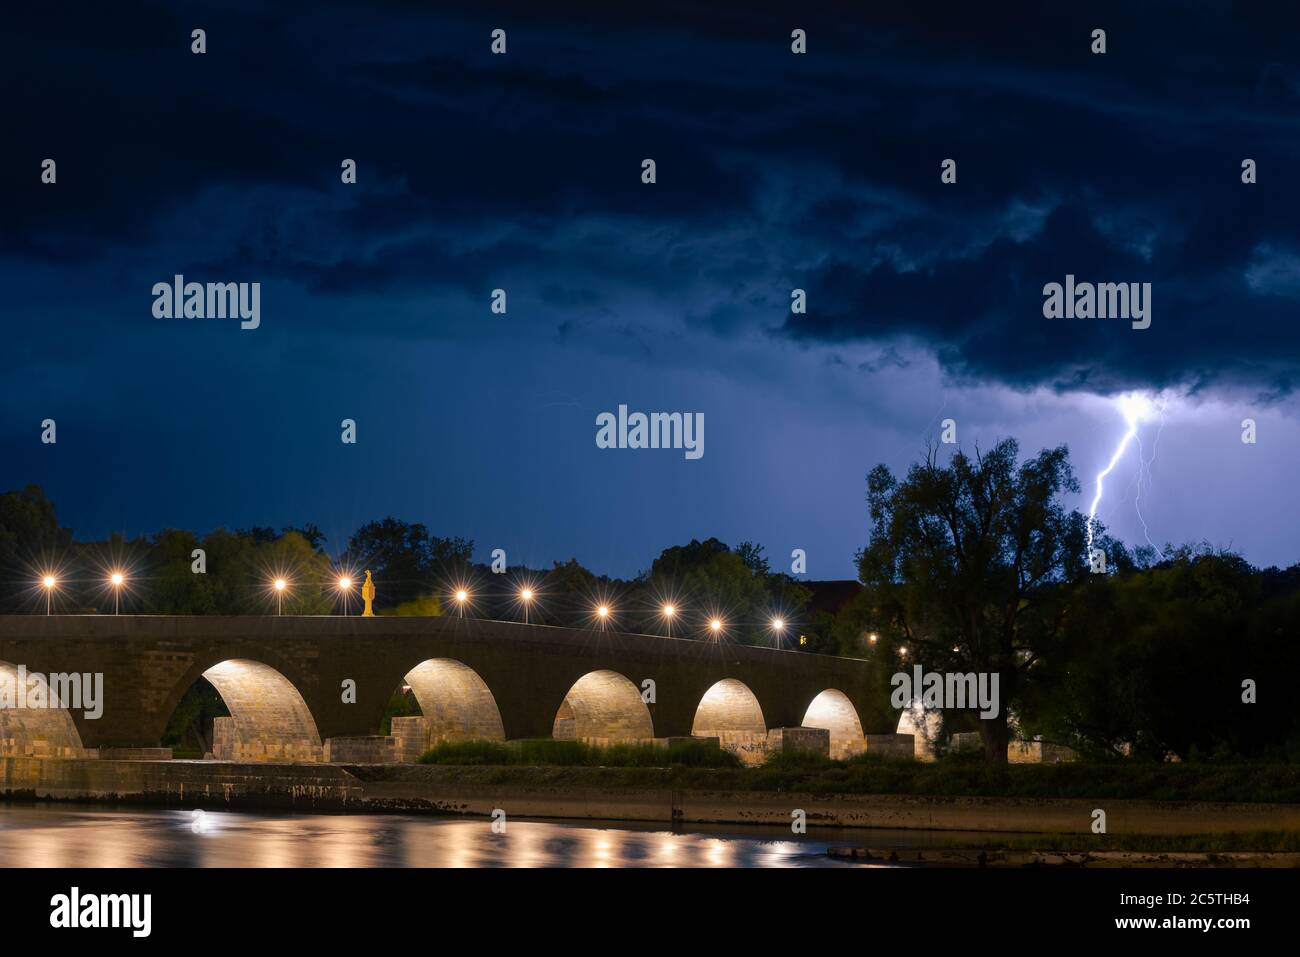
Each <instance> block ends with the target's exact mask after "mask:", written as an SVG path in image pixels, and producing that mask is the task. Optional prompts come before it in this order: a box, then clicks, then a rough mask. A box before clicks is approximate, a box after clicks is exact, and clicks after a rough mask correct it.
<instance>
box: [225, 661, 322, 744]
mask: <svg viewBox="0 0 1300 957" xmlns="http://www.w3.org/2000/svg"><path fill="white" fill-rule="evenodd" d="M203 677H204V678H205V679H207V681H208V682H209V683H211V685H212V686H213V687H214V688H216V689H217V694H219V695H221V700H222V701H224V702H225V703H226V707H227V708H228V709H229V710H230V717H228V718H217V719H216V722H215V723H214V725H213V743H212V755H213V757H214V758H216V759H217V760H220V761H256V762H261V761H320V760H322V759H323V757H324V753H323V749H322V747H321V739H320V732H319V731H318V730H317V728H316V721H315V719H314V718H313V717H312V714H311V711H310V709H308V707H307V702H306V701H304V700H303V697H302V694H301V693H299V691H298V689H297V688H295V687H294V686H293V683H292V682H291V681H289V679H288V678H286V677H285V676H284V675H282V674H281V673H280V672H279V671H277V670H275V669H274V668H272V667H271V666H270V665H267V664H263V663H262V662H260V661H253V660H252V659H250V658H227V659H226V660H225V661H221V662H218V663H217V664H215V665H213V666H212V667H210V668H208V669H207V670H206V671H204V672H203Z"/></svg>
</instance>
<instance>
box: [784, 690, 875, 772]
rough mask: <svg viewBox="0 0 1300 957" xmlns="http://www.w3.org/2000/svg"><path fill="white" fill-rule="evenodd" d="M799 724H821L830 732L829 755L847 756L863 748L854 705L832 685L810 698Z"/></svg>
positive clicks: (851, 755) (841, 757)
mask: <svg viewBox="0 0 1300 957" xmlns="http://www.w3.org/2000/svg"><path fill="white" fill-rule="evenodd" d="M800 724H802V725H803V726H804V727H805V728H825V729H826V730H828V731H829V732H830V733H831V752H830V754H831V757H832V758H836V759H843V758H851V757H853V755H855V754H861V753H862V752H863V751H865V750H866V749H867V739H866V736H865V735H864V734H863V733H862V722H861V721H860V720H859V719H858V709H857V708H855V707H853V702H852V701H850V700H849V696H848V695H846V694H845V693H844V692H843V691H839V690H837V689H835V688H827V689H826V690H825V691H823V692H822V693H821V694H819V695H818V696H817V697H815V698H813V699H812V702H811V703H810V704H809V705H808V710H807V711H805V712H804V716H803V721H801V722H800Z"/></svg>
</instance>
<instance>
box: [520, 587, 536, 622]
mask: <svg viewBox="0 0 1300 957" xmlns="http://www.w3.org/2000/svg"><path fill="white" fill-rule="evenodd" d="M519 600H520V601H522V602H523V603H524V624H525V625H526V624H528V606H529V604H530V603H531V602H532V600H533V590H532V589H531V588H522V589H520V591H519Z"/></svg>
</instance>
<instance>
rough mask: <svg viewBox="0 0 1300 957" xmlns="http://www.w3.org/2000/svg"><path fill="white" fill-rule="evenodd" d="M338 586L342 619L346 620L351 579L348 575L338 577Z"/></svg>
mask: <svg viewBox="0 0 1300 957" xmlns="http://www.w3.org/2000/svg"><path fill="white" fill-rule="evenodd" d="M338 586H339V594H341V595H342V596H343V617H344V618H346V617H347V616H348V599H349V598H351V597H352V579H351V577H349V576H348V575H340V576H339V581H338Z"/></svg>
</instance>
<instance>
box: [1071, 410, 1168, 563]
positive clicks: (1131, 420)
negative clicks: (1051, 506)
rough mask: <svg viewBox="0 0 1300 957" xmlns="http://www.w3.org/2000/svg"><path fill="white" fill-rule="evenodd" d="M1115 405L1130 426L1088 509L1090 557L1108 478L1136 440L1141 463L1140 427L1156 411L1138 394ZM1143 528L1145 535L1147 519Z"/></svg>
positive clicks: (1102, 475)
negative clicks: (1131, 443) (1094, 527)
mask: <svg viewBox="0 0 1300 957" xmlns="http://www.w3.org/2000/svg"><path fill="white" fill-rule="evenodd" d="M1115 404H1116V406H1118V408H1119V411H1120V414H1121V415H1122V416H1124V422H1125V423H1126V424H1127V425H1128V429H1127V431H1125V433H1124V435H1123V436H1122V437H1121V438H1120V440H1119V445H1117V446H1116V447H1115V454H1114V455H1112V456H1111V457H1110V462H1108V463H1107V465H1106V467H1105V468H1104V469H1102V470H1101V471H1100V472H1098V473H1097V484H1096V491H1095V492H1094V494H1093V496H1092V505H1091V506H1090V507H1089V508H1088V554H1089V555H1091V554H1092V537H1093V535H1092V533H1093V525H1094V524H1095V523H1096V520H1097V506H1098V505H1100V504H1101V495H1102V491H1103V490H1104V485H1105V481H1106V476H1107V475H1109V474H1110V473H1111V472H1113V471H1115V466H1116V465H1118V464H1119V460H1120V459H1122V458H1123V457H1124V450H1125V449H1127V448H1128V446H1129V443H1130V442H1133V441H1134V440H1137V443H1138V458H1139V462H1141V451H1142V440H1141V439H1139V438H1138V426H1139V425H1140V424H1141V422H1142V420H1143V419H1145V418H1148V417H1149V416H1150V415H1151V414H1152V412H1153V411H1154V406H1153V405H1152V403H1151V400H1150V399H1148V398H1146V397H1145V396H1142V395H1139V394H1137V393H1131V394H1128V395H1121V396H1120V397H1119V398H1118V399H1116V400H1115ZM1160 411H1161V413H1162V414H1163V412H1164V410H1163V408H1162V409H1161V410H1160ZM1151 460H1152V461H1153V462H1154V461H1155V454H1154V452H1153V453H1152V457H1151ZM1142 467H1143V466H1142V465H1141V464H1139V474H1138V483H1139V484H1138V489H1139V494H1141V481H1142V478H1141V471H1142ZM1138 518H1139V519H1141V518H1142V510H1141V508H1139V509H1138ZM1142 528H1143V531H1144V533H1145V530H1146V520H1145V519H1143V520H1142ZM1147 541H1148V542H1150V541H1151V539H1150V537H1148V538H1147Z"/></svg>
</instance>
